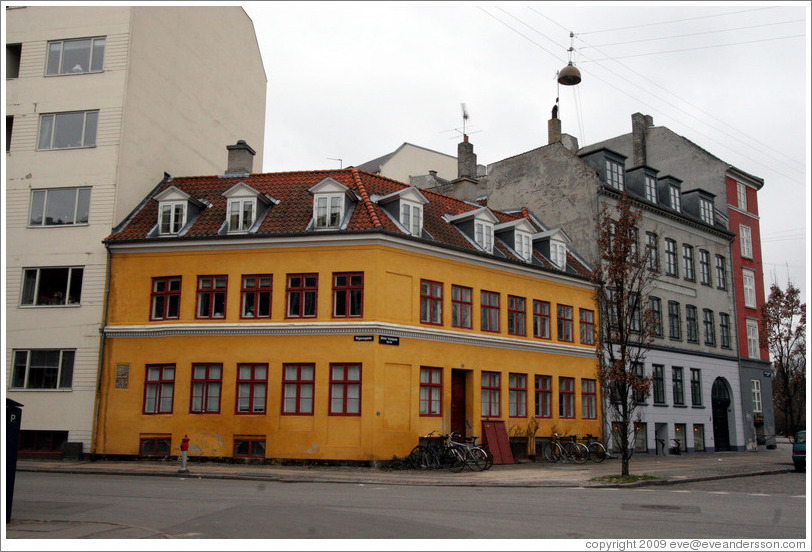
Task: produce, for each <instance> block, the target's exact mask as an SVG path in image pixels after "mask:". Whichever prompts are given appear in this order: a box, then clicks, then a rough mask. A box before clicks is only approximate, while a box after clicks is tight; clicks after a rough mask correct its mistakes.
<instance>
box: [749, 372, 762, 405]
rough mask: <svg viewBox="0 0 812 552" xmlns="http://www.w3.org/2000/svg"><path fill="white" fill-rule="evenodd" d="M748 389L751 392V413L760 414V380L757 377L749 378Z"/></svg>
mask: <svg viewBox="0 0 812 552" xmlns="http://www.w3.org/2000/svg"><path fill="white" fill-rule="evenodd" d="M750 389H751V390H752V392H753V413H754V414H761V412H762V410H761V409H762V401H761V381H759V380H757V379H754V380H750Z"/></svg>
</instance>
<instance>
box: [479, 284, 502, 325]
mask: <svg viewBox="0 0 812 552" xmlns="http://www.w3.org/2000/svg"><path fill="white" fill-rule="evenodd" d="M479 305H480V314H481V326H482V331H483V332H498V331H499V294H498V293H495V292H493V291H484V290H483V291H482V292H481V293H480V295H479Z"/></svg>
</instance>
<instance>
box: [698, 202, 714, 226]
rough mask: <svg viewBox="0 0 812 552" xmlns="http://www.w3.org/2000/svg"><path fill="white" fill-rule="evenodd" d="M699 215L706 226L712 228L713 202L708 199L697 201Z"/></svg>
mask: <svg viewBox="0 0 812 552" xmlns="http://www.w3.org/2000/svg"><path fill="white" fill-rule="evenodd" d="M699 214H700V216H701V217H702V220H703V221H705V223H706V224H710V225H711V226H713V202H712V201H711V200H709V199H705V198H704V197H703V198H700V199H699Z"/></svg>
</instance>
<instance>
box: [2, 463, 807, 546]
mask: <svg viewBox="0 0 812 552" xmlns="http://www.w3.org/2000/svg"><path fill="white" fill-rule="evenodd" d="M804 495H805V491H804V474H779V475H770V476H758V477H746V478H736V479H726V480H719V481H712V482H703V483H695V484H691V483H686V484H680V485H664V486H651V487H640V488H623V489H612V488H532V489H530V488H495V487H477V488H471V487H417V486H414V487H408V486H387V485H360V484H330V483H280V482H259V481H236V480H218V479H197V478H167V477H148V476H132V477H131V476H106V475H76V474H74V475H70V474H49V473H30V472H20V473H18V474H17V483H16V488H15V497H14V507H13V515H12V522H11V524H10V525H8V527H7V537H8V538H9V539H15V538H36V539H45V538H77V537H79V538H101V539H124V538H189V539H231V538H241V539H321V538H326V539H368V538H379V539H413V538H419V539H427V538H428V539H435V538H436V539H442V538H452V539H467V538H476V539H485V538H487V539H507V538H523V539H568V538H576V539H592V538H602V539H632V538H669V539H671V538H673V539H706V538H759V539H761V538H778V539H789V538H804V536H805V526H804V522H805V504H806V500H805V496H804Z"/></svg>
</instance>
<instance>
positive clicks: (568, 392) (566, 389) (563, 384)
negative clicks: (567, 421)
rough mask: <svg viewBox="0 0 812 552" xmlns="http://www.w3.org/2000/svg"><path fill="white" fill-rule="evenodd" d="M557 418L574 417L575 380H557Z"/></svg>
mask: <svg viewBox="0 0 812 552" xmlns="http://www.w3.org/2000/svg"><path fill="white" fill-rule="evenodd" d="M558 417H559V418H574V417H575V378H561V377H560V378H558Z"/></svg>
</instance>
